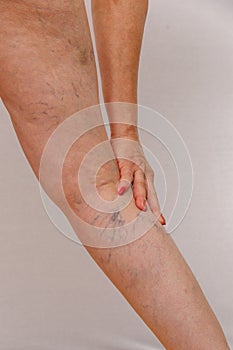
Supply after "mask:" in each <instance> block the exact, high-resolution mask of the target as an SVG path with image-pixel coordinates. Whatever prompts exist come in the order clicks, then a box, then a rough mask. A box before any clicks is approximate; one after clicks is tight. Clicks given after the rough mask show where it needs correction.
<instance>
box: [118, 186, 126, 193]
mask: <svg viewBox="0 0 233 350" xmlns="http://www.w3.org/2000/svg"><path fill="white" fill-rule="evenodd" d="M125 190H126V188H125V187H121V188H120V189H119V191H118V193H119V194H120V195H122V194H123V193H124V192H125Z"/></svg>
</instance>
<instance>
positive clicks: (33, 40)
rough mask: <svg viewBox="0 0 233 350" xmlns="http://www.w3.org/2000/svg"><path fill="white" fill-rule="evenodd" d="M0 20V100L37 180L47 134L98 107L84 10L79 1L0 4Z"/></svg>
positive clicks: (93, 67) (82, 4)
mask: <svg viewBox="0 0 233 350" xmlns="http://www.w3.org/2000/svg"><path fill="white" fill-rule="evenodd" d="M43 3H44V4H43ZM0 21H1V30H0V95H1V98H2V101H3V103H4V104H5V106H6V108H7V109H8V111H9V114H10V116H11V119H12V122H13V125H14V128H15V130H16V132H17V135H18V138H19V141H20V143H21V145H22V147H23V149H24V152H25V154H26V156H27V158H28V159H29V162H30V163H31V165H32V167H33V170H34V171H35V173H36V174H37V175H38V167H39V161H40V156H41V152H42V150H43V147H44V145H45V143H46V141H47V139H48V137H49V135H50V134H51V132H52V131H53V130H54V129H55V128H56V127H57V125H59V123H61V122H62V121H63V120H64V119H65V118H67V117H68V116H70V115H71V114H73V113H74V112H76V111H78V110H81V109H83V108H86V107H88V106H91V105H94V104H97V103H98V88H97V78H96V67H95V60H94V55H93V48H92V42H91V38H90V32H89V27H88V21H87V17H86V12H85V6H84V3H83V0H77V1H72V0H71V1H66V0H64V1H53V0H52V1H50V2H48V1H46V2H41V1H35V0H34V1H15V0H11V1H9V2H8V1H5V0H4V1H1V0H0ZM32 135H33V137H32ZM103 137H104V136H103Z"/></svg>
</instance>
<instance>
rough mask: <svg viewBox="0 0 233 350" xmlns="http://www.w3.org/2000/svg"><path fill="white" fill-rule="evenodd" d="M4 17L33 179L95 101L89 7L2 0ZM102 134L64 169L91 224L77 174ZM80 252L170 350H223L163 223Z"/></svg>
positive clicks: (17, 117) (0, 67) (9, 103)
mask: <svg viewBox="0 0 233 350" xmlns="http://www.w3.org/2000/svg"><path fill="white" fill-rule="evenodd" d="M57 3H58V4H57ZM29 4H30V5H29ZM0 13H1V23H2V30H1V37H0V52H1V54H0V75H1V81H0V93H1V97H2V100H3V102H4V103H5V105H6V107H7V109H8V111H9V113H10V115H11V119H12V122H13V125H14V127H15V130H16V133H17V136H18V138H19V140H20V143H21V145H22V147H23V149H24V152H25V154H26V156H27V158H28V160H29V162H30V164H31V166H32V168H33V170H34V172H35V174H36V175H37V176H38V171H39V164H40V159H41V154H42V151H43V148H44V145H45V143H46V141H47V140H48V138H49V136H50V135H51V133H52V131H53V130H54V129H55V128H56V127H57V125H59V124H60V123H61V122H62V121H63V120H64V119H65V118H67V117H68V116H70V115H71V114H72V113H74V112H76V111H78V110H81V109H82V108H85V107H87V106H91V105H94V104H96V103H98V91H97V81H96V70H95V62H94V59H93V52H92V45H91V39H90V34H89V29H88V24H87V21H86V17H85V10H84V6H83V2H82V1H79V0H78V1H73V2H72V1H70V2H67V1H65V0H64V1H59V2H57V1H50V2H48V3H47V2H46V4H43V5H41V2H39V1H38V2H37V1H13V0H12V1H11V2H10V5H9V3H8V2H6V1H0ZM90 136H91V137H90ZM106 138H107V136H106V133H105V129H104V127H99V128H97V129H96V130H93V131H92V132H91V135H90V134H89V135H86V136H84V137H82V138H81V139H80V140H79V141H78V142H77V144H75V145H74V147H73V148H72V151H71V152H70V154H69V156H68V157H67V162H66V166H65V168H64V173H63V176H64V188H65V192H66V195H67V198H68V200H69V202H70V205H71V206H72V207H73V209H74V211H79V212H81V213H82V215H83V217H84V218H86V219H87V220H89V221H90V222H92V220H94V215H96V213H95V212H94V211H93V210H91V209H90V208H88V207H86V205H85V203H83V202H82V199H81V196H80V192H79V189H78V188H77V186H76V182H75V174H76V173H77V169H78V167H79V164H80V161H81V160H82V158H83V155H84V154H85V153H86V152H87V151H88V150H89V149H90V148H91V147H92V146H93V145H95V144H97V143H98V142H101V141H104V140H106ZM102 174H103V175H102V180H103V181H102V180H101V176H100V182H99V184H98V187H99V190H100V192H101V194H102V195H103V196H115V191H116V186H115V184H116V182H117V180H118V178H119V174H118V170H117V166H116V163H115V162H114V161H113V162H111V163H110V164H108V166H106V168H105V169H104V171H103V173H102ZM58 202H59V201H58ZM59 204H60V203H59ZM138 211H139V210H138V209H137V208H136V207H135V205H134V203H131V205H130V206H129V207H128V208H126V209H125V210H124V211H122V212H121V213H119V216H120V217H121V220H124V221H125V222H127V221H129V220H130V217H132V216H136V215H137V213H138ZM99 220H100V225H105V226H108V225H109V226H114V220H113V217H112V216H111V215H107V214H106V215H105V216H102V217H100V218H99ZM72 224H73V226H75V223H74V222H72ZM86 248H87V250H88V251H89V253H90V254H91V255H92V257H93V258H94V260H95V261H96V262H97V264H99V266H100V267H101V269H102V270H103V271H104V272H105V274H106V275H107V276H108V277H109V278H110V279H111V280H112V281H113V283H114V284H115V285H116V287H117V288H118V289H119V290H120V291H121V293H122V294H123V295H124V296H125V298H126V299H127V300H128V301H129V303H130V304H131V305H132V306H133V307H134V309H135V310H136V312H137V313H138V314H139V315H140V316H141V317H142V319H143V320H144V321H145V323H146V324H147V325H148V326H149V327H150V328H151V330H152V331H153V332H154V334H155V335H156V336H157V337H158V338H159V339H160V340H161V342H162V343H163V344H164V346H165V347H166V348H167V349H170V350H176V349H179V350H187V349H189V350H192V349H193V350H194V349H195V350H198V349H200V350H207V349H208V350H212V349H218V350H222V349H228V346H227V344H226V340H225V337H224V335H223V332H222V330H221V327H220V325H219V323H218V321H217V320H216V317H215V316H214V314H213V312H212V311H211V309H210V307H209V305H208V303H207V301H206V299H205V297H204V295H203V293H202V292H201V290H200V287H199V286H198V283H197V282H196V280H195V278H194V276H193V274H192V273H191V271H190V269H189V267H188V266H187V264H186V263H185V261H184V259H183V258H182V256H181V255H180V253H179V251H178V249H177V248H176V246H175V244H174V242H173V240H172V239H171V237H170V236H169V235H167V234H166V232H165V230H164V229H163V227H162V226H161V225H160V224H159V223H158V224H157V225H154V227H153V228H152V229H151V230H150V231H149V232H147V234H145V235H144V236H143V237H141V238H140V239H138V240H137V241H135V242H133V243H131V244H128V245H126V246H123V247H118V248H113V249H98V248H91V247H86Z"/></svg>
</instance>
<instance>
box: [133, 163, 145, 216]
mask: <svg viewBox="0 0 233 350" xmlns="http://www.w3.org/2000/svg"><path fill="white" fill-rule="evenodd" d="M133 192H134V198H135V203H136V206H137V207H138V209H141V210H146V196H147V191H146V182H145V175H144V173H143V171H142V170H141V169H138V170H136V171H135V173H134V182H133Z"/></svg>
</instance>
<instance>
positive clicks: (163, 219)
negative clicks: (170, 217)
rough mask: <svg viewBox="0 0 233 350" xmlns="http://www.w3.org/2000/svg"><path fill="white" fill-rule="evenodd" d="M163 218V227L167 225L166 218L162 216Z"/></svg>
mask: <svg viewBox="0 0 233 350" xmlns="http://www.w3.org/2000/svg"><path fill="white" fill-rule="evenodd" d="M161 218H162V220H163V222H164V223H163V225H166V220H165V217H164V216H163V214H161Z"/></svg>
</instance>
